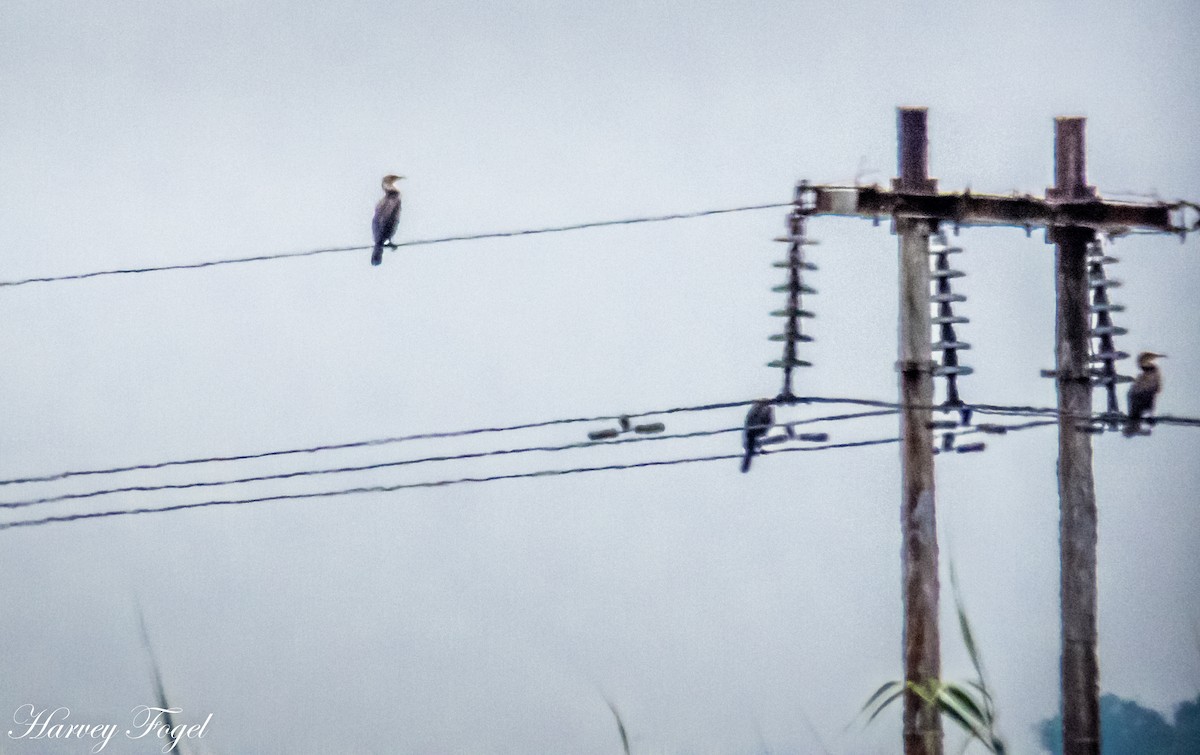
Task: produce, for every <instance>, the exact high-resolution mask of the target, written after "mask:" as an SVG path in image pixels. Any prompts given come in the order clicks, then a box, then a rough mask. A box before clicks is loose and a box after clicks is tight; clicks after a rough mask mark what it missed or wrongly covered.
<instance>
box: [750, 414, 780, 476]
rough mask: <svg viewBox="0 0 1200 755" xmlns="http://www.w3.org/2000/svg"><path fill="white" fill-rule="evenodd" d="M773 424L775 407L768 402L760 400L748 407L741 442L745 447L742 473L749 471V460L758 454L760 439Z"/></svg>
mask: <svg viewBox="0 0 1200 755" xmlns="http://www.w3.org/2000/svg"><path fill="white" fill-rule="evenodd" d="M773 424H775V407H774V406H772V404H771V402H770V401H767V400H765V399H760V400H759V401H755V402H754V403H753V404H751V405H750V411H749V412H747V413H746V430H745V435H744V436H743V440H742V442H743V445H744V446H745V447H746V455H745V456H744V457H742V471H743V472H749V471H750V459H751V458H752V457H753V456H754V454H756V453H758V445H759V443H760V442H761V441H762V437H763V436H764V435H766V434H767V431H768V430H770V429H771V425H773Z"/></svg>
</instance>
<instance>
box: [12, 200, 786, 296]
mask: <svg viewBox="0 0 1200 755" xmlns="http://www.w3.org/2000/svg"><path fill="white" fill-rule="evenodd" d="M791 206H792V203H791V202H776V203H772V204H755V205H745V206H742V207H727V208H722V209H716V210H697V211H694V212H677V213H672V214H670V215H651V216H645V217H636V218H622V219H619V220H597V221H591V222H587V223H574V224H572V225H559V226H550V227H546V228H528V229H521V230H516V231H493V232H487V233H470V234H463V235H458V236H443V237H441V238H433V239H414V240H412V241H401V242H399V243H397V244H395V245H394V248H404V247H410V246H429V245H431V244H448V243H451V242H455V241H478V240H481V239H499V238H511V237H514V236H534V235H538V234H544V233H563V232H565V231H581V230H585V229H589V228H604V227H607V226H616V225H634V224H638V223H661V222H665V221H668V220H690V219H693V218H703V217H708V216H711V215H725V214H729V213H734V212H749V211H752V210H770V209H777V208H780V207H791ZM371 248H372V246H371V245H370V244H367V245H364V246H335V247H327V248H324V249H308V250H305V251H300V252H281V253H278V254H258V255H254V256H250V257H234V258H230V259H217V260H206V261H203V262H185V263H179V264H174V265H150V266H145V267H127V268H117V269H113V270H96V271H92V272H88V273H74V274H68V275H51V276H41V277H34V278H22V279H19V280H10V281H0V288H4V287H12V286H26V285H30V284H34V283H58V282H61V281H77V280H86V279H88V278H99V277H102V276H109V275H135V274H139V273H158V272H164V271H167V270H199V269H203V268H208V267H217V266H220V265H240V264H245V263H249V262H270V261H275V260H288V259H299V258H302V257H315V256H317V255H320V254H337V253H341V252H359V251H364V250H367V249H371Z"/></svg>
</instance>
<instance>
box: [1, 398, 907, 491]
mask: <svg viewBox="0 0 1200 755" xmlns="http://www.w3.org/2000/svg"><path fill="white" fill-rule="evenodd" d="M888 414H895V411H894V409H876V411H872V412H856V413H853V414H830V415H826V417H810V418H806V419H802V420H796V421H792V423H787V425H791V426H799V425H814V424H817V423H835V421H842V420H848V419H860V418H868V417H882V415H888ZM743 430H744V427H743V426H740V425H739V426H737V427H724V429H720V430H698V431H694V432H680V433H668V435H650V436H635V437H631V438H616V439H605V441H584V442H580V443H566V444H562V445H529V447H523V448H506V449H497V450H491V451H470V453H464V454H451V455H442V456H424V457H420V459H402V460H397V461H383V462H377V463H371V465H360V466H350V467H334V468H324V469H300V471H293V472H280V473H275V474H262V475H256V477H244V478H238V479H232V480H206V481H198V483H176V484H163V485H131V486H126V487H110V489H107V490H94V491H88V492H83V493H65V495H61V496H49V497H46V498H35V499H30V501H7V502H0V509H22V508H26V507H32V505H40V504H46V503H61V502H65V501H79V499H84V498H96V497H98V496H109V495H115V493H143V492H156V491H162V490H190V489H194V487H218V486H224V485H241V484H248V483H263V481H268V480H287V479H295V478H305V477H317V475H323V474H342V473H349V472H371V471H374V469H388V468H394V467H406V466H413V465H421V463H428V462H440V461H462V460H467V459H486V457H490V456H510V455H515V454H528V453H534V451H546V453H553V451H569V450H576V449H590V448H605V447H613V445H626V444H630V443H647V442H654V441H680V439H686V438H703V437H710V436H718V435H725V433H730V432H742V431H743Z"/></svg>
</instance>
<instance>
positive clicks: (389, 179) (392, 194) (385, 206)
mask: <svg viewBox="0 0 1200 755" xmlns="http://www.w3.org/2000/svg"><path fill="white" fill-rule="evenodd" d="M402 178H404V176H392V175H387V176H384V177H383V199H381V200H379V204H377V205H375V217H374V218H372V219H371V233H372V234H373V235H374V237H375V251H374V252H372V254H371V264H372V265H378V264H379V263H380V262H383V248H384V247H385V246H390V247H394V246H396V245H395V244H393V243H392V234H394V233H395V232H396V225H397V224H398V223H399V222H400V190H399V189H397V188H396V182H397V181H399V180H400V179H402Z"/></svg>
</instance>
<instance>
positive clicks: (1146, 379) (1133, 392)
mask: <svg viewBox="0 0 1200 755" xmlns="http://www.w3.org/2000/svg"><path fill="white" fill-rule="evenodd" d="M1165 356H1166V354H1155V353H1154V352H1153V351H1143V352H1142V353H1141V354H1138V358H1137V363H1138V368H1139V369H1141V374H1139V375H1138V376H1137V378H1136V379H1134V381H1133V385H1131V386H1129V419H1127V420H1126V421H1125V437H1126V438H1129V437H1131V436H1134V435H1137V434H1138V433H1139V432H1141V429H1142V418H1143V417H1145V416H1146V415H1148V414H1152V413H1153V412H1154V399H1156V398H1157V397H1158V392H1159V391H1161V390H1162V375H1161V374H1159V371H1158V365H1156V364H1155V363H1154V360H1155V359H1159V358H1161V357H1165Z"/></svg>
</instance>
